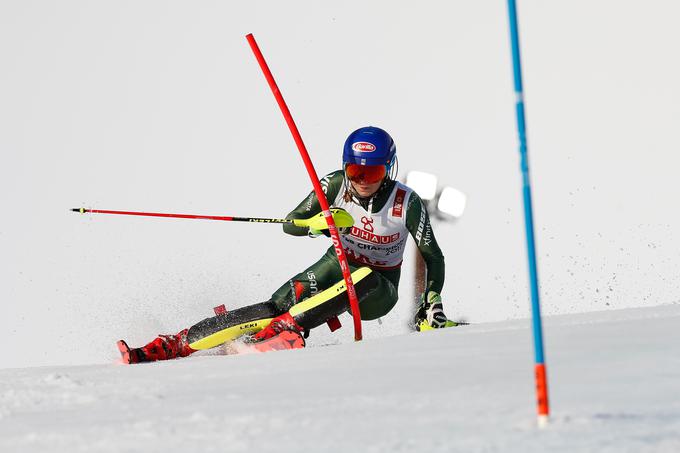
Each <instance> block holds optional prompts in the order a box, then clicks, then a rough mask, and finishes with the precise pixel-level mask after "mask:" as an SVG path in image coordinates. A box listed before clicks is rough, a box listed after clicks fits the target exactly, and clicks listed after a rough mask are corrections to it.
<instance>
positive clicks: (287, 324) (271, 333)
mask: <svg viewBox="0 0 680 453" xmlns="http://www.w3.org/2000/svg"><path fill="white" fill-rule="evenodd" d="M286 330H289V331H292V332H297V333H298V334H300V333H304V331H305V329H304V328H303V327H301V326H300V325H299V324H298V323H297V322H295V319H293V317H292V316H291V314H290V313H288V312H286V313H284V314H282V315H280V316H277V317H276V318H274V319H272V322H270V323H269V325H268V326H267V327H265V328H264V329H262V330H260V331H259V332H257V333H256V334H255V335H253V336H252V341H253V342H255V343H256V342H258V341H262V340H267V339H269V338H272V337H275V336H277V335H279V334H280V333H281V332H283V331H286Z"/></svg>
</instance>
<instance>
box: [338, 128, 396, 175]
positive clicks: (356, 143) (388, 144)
mask: <svg viewBox="0 0 680 453" xmlns="http://www.w3.org/2000/svg"><path fill="white" fill-rule="evenodd" d="M396 155H397V147H396V146H395V145H394V140H392V137H390V134H388V133H387V132H385V131H384V130H382V129H380V128H379V127H373V126H368V127H362V128H360V129H357V130H355V131H354V132H352V133H351V134H349V137H347V140H345V147H344V149H343V151H342V163H343V165H346V164H359V165H385V166H387V170H388V173H389V170H390V169H391V168H392V165H393V164H394V160H395V157H396Z"/></svg>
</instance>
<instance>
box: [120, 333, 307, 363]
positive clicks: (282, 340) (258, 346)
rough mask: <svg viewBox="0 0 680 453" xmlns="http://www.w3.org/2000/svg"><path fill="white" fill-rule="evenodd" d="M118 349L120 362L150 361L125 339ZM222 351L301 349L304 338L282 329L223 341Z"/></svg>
mask: <svg viewBox="0 0 680 453" xmlns="http://www.w3.org/2000/svg"><path fill="white" fill-rule="evenodd" d="M116 346H117V347H118V351H119V352H120V356H121V362H122V363H123V364H125V365H131V364H135V363H142V362H152V361H155V360H149V359H148V358H146V357H145V356H144V353H143V352H142V350H141V348H130V346H128V344H127V343H126V342H125V340H118V341H117V342H116ZM224 347H225V349H224V352H225V353H226V354H227V355H231V354H247V353H254V352H270V351H285V350H289V349H302V348H304V347H305V339H304V338H303V336H302V335H300V334H299V333H298V332H294V331H292V330H284V331H283V332H281V333H279V334H278V335H276V336H273V337H271V338H267V339H266V340H261V341H257V342H249V341H246V342H241V341H231V342H227V343H225V346H224Z"/></svg>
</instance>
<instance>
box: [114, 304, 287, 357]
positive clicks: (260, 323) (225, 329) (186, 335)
mask: <svg viewBox="0 0 680 453" xmlns="http://www.w3.org/2000/svg"><path fill="white" fill-rule="evenodd" d="M281 313H282V311H281V310H279V309H278V308H277V307H276V305H275V304H273V303H272V302H270V301H267V302H262V303H258V304H254V305H250V306H248V307H242V308H237V309H235V310H232V311H230V312H227V313H225V314H223V315H218V316H213V317H210V318H206V319H204V320H203V321H200V322H198V323H196V324H194V325H193V326H191V327H190V328H189V329H184V330H182V331H181V332H179V333H178V334H176V335H159V336H158V337H156V338H155V339H154V340H153V341H151V342H150V343H147V344H146V345H144V346H142V347H141V348H129V347H128V345H127V344H126V343H125V342H124V341H122V340H121V341H119V342H118V349H119V350H120V352H121V355H122V357H123V361H124V362H127V363H139V362H154V361H156V360H168V359H175V358H177V357H186V356H188V355H190V354H192V353H194V352H196V351H197V350H201V349H210V348H212V347H215V346H219V345H221V344H222V343H225V342H227V341H231V340H234V339H236V338H238V337H240V336H242V335H245V334H250V333H254V332H258V331H259V330H261V329H263V328H264V327H266V326H267V325H268V324H269V323H270V322H271V320H272V319H273V318H275V317H276V316H278V315H279V314H281Z"/></svg>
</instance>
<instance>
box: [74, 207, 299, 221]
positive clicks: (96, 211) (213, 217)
mask: <svg viewBox="0 0 680 453" xmlns="http://www.w3.org/2000/svg"><path fill="white" fill-rule="evenodd" d="M71 211H73V212H80V213H82V214H118V215H135V216H144V217H170V218H174V219H200V220H223V221H230V222H254V223H293V221H292V220H288V219H269V218H263V217H233V216H219V215H196V214H169V213H164V212H138V211H110V210H105V209H85V208H73V209H71Z"/></svg>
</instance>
